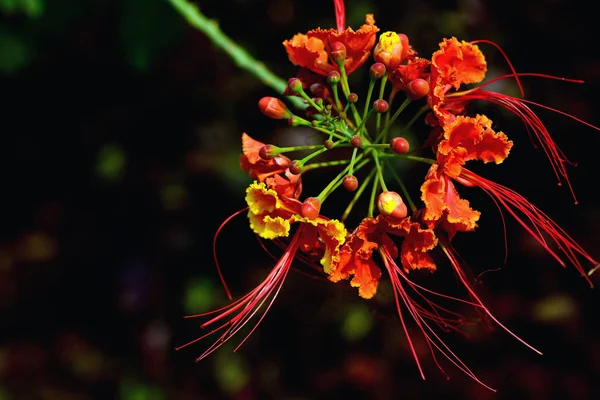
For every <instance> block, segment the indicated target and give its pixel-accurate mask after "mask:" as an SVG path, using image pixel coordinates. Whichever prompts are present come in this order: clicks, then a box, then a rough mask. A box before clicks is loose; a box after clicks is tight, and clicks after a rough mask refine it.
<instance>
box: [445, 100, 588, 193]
mask: <svg viewBox="0 0 600 400" xmlns="http://www.w3.org/2000/svg"><path fill="white" fill-rule="evenodd" d="M468 100H484V101H489V102H491V103H494V104H497V105H499V106H502V107H504V108H506V109H507V110H509V111H510V112H512V113H513V114H515V115H516V116H517V117H519V118H520V119H521V120H522V121H523V123H524V124H525V127H526V128H527V132H528V133H529V135H530V136H531V133H533V135H535V137H536V138H537V140H538V141H539V143H540V144H541V146H542V149H543V150H544V152H545V153H546V156H547V157H548V160H550V165H551V166H552V169H553V170H554V174H555V175H556V177H557V179H558V184H559V185H561V184H562V181H563V180H564V181H565V182H566V183H567V185H568V187H569V190H570V191H571V195H572V196H573V199H574V201H575V203H577V197H576V196H575V192H574V191H573V187H572V186H571V182H570V180H569V176H568V173H567V168H566V164H573V163H572V162H571V161H569V160H568V159H567V157H566V156H565V154H564V153H563V151H562V150H561V149H560V147H558V145H557V144H556V142H555V141H554V140H553V139H552V137H551V136H550V133H549V132H548V129H546V126H545V125H544V123H543V122H542V121H541V120H540V118H539V117H538V116H537V115H536V114H535V112H533V110H531V108H529V106H527V104H525V102H526V101H525V100H522V99H517V98H515V97H512V96H508V95H505V94H502V93H496V92H490V91H487V90H478V89H476V90H472V91H469V92H468V93H466V94H464V95H462V96H459V97H456V101H460V102H461V103H462V102H464V101H468ZM452 101H455V100H453V98H452V97H450V98H449V99H448V103H451V102H452Z"/></svg>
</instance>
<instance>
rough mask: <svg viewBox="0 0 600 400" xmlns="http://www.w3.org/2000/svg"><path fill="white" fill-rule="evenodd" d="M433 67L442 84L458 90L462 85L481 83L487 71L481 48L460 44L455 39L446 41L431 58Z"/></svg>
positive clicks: (463, 42) (464, 43)
mask: <svg viewBox="0 0 600 400" xmlns="http://www.w3.org/2000/svg"><path fill="white" fill-rule="evenodd" d="M431 63H432V65H433V67H434V68H435V69H436V70H437V71H438V72H439V74H440V76H441V78H442V83H443V84H449V85H452V86H454V88H455V89H458V88H459V87H460V85H462V84H469V83H477V82H480V81H481V80H482V79H483V78H484V77H485V73H486V71H487V65H486V62H485V57H484V56H483V53H482V52H481V50H479V47H477V46H476V45H473V44H470V43H467V42H465V41H461V42H459V41H458V40H457V39H456V38H455V37H452V38H451V39H444V41H443V42H442V43H440V49H439V50H438V51H436V52H435V53H433V56H432V57H431Z"/></svg>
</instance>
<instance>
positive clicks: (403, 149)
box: [390, 137, 410, 154]
mask: <svg viewBox="0 0 600 400" xmlns="http://www.w3.org/2000/svg"><path fill="white" fill-rule="evenodd" d="M390 148H391V149H392V151H393V152H394V153H396V154H406V153H408V149H409V148H410V146H409V144H408V140H406V139H405V138H403V137H395V138H393V139H392V140H391V141H390Z"/></svg>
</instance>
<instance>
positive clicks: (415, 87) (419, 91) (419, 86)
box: [406, 78, 429, 100]
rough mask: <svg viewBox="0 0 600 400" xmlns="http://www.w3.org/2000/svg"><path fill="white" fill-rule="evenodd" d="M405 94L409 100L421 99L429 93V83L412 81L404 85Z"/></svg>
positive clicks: (422, 80) (420, 80)
mask: <svg viewBox="0 0 600 400" xmlns="http://www.w3.org/2000/svg"><path fill="white" fill-rule="evenodd" d="M406 88H407V91H406V94H407V95H408V97H409V98H410V99H411V100H418V99H422V98H423V97H425V96H427V94H428V93H429V83H428V82H427V81H426V80H425V79H421V78H418V79H413V80H412V81H410V82H408V85H406Z"/></svg>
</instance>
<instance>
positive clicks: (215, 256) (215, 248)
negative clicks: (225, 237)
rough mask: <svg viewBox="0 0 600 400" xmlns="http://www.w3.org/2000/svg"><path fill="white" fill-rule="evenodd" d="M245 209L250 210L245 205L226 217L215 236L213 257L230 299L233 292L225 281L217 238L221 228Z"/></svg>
mask: <svg viewBox="0 0 600 400" xmlns="http://www.w3.org/2000/svg"><path fill="white" fill-rule="evenodd" d="M245 211H248V207H244V208H243V209H241V210H239V211H236V212H234V213H233V214H231V215H230V216H229V217H227V219H225V221H223V223H222V224H221V225H219V228H218V229H217V231H216V232H215V236H214V237H213V259H214V260H215V266H216V267H217V272H218V273H219V279H220V280H221V283H222V284H223V288H224V289H225V293H226V294H227V298H228V299H229V300H232V299H233V297H231V292H230V291H229V288H228V287H227V283H225V278H223V274H222V273H221V267H220V266H219V260H218V258H217V238H218V237H219V233H221V230H222V229H223V228H224V227H225V225H227V223H228V222H229V221H231V220H232V219H233V218H235V217H237V216H238V215H240V214H241V213H243V212H245Z"/></svg>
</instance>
